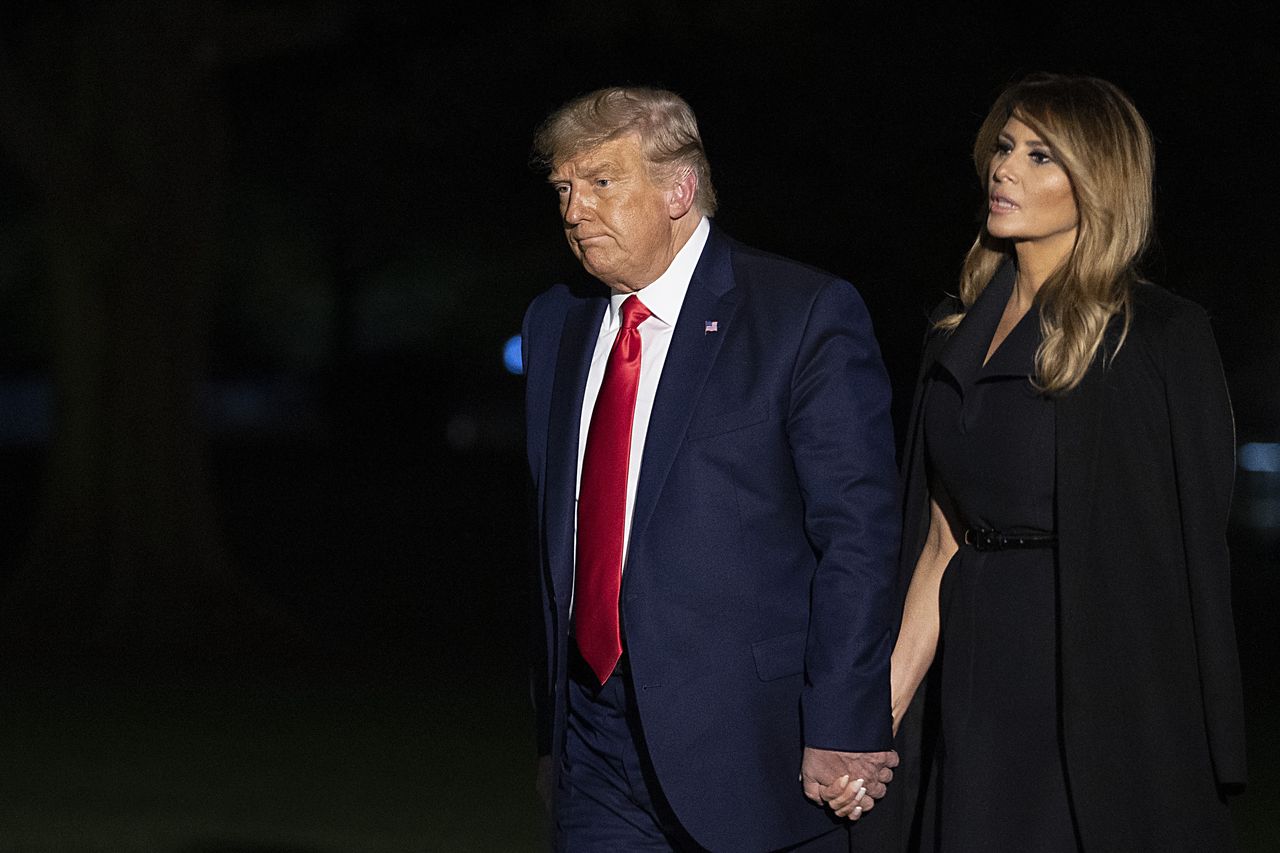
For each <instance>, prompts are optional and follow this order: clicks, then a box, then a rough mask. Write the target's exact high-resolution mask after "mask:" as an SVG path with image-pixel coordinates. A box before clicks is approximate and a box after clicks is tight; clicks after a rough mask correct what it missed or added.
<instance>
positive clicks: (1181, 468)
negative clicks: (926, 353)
mask: <svg viewBox="0 0 1280 853" xmlns="http://www.w3.org/2000/svg"><path fill="white" fill-rule="evenodd" d="M1165 346H1166V353H1167V358H1168V361H1167V365H1168V372H1167V379H1166V382H1165V393H1166V397H1167V404H1168V407H1169V419H1170V431H1171V440H1172V446H1173V461H1174V472H1175V476H1176V478H1177V490H1178V508H1179V512H1180V515H1181V526H1182V544H1183V552H1184V555H1185V559H1186V567H1187V575H1188V578H1187V579H1188V587H1189V590H1190V594H1191V607H1192V619H1193V621H1194V625H1193V627H1194V631H1195V639H1196V652H1197V657H1198V664H1199V671H1200V685H1201V691H1202V698H1203V702H1204V715H1205V723H1206V728H1207V733H1208V737H1209V747H1210V754H1211V755H1212V757H1213V762H1214V771H1215V773H1216V775H1217V780H1218V783H1219V784H1221V785H1241V784H1243V783H1244V781H1245V750H1244V711H1243V698H1242V691H1241V680H1240V663H1239V655H1238V652H1237V648H1236V637H1235V626H1234V622H1233V619H1232V610H1231V564H1230V556H1229V554H1228V549H1227V526H1228V521H1229V514H1230V509H1231V491H1232V487H1233V483H1234V477H1235V427H1234V423H1233V420H1232V413H1231V401H1230V399H1229V397H1228V394H1227V386H1226V382H1225V380H1224V378H1223V372H1222V362H1221V359H1220V357H1219V355H1218V348H1217V345H1216V343H1215V342H1214V339H1213V332H1212V331H1211V329H1210V326H1209V321H1208V318H1207V317H1206V316H1205V314H1204V312H1203V311H1202V310H1200V309H1199V308H1198V307H1197V308H1194V309H1192V310H1188V311H1186V312H1184V313H1182V314H1181V315H1179V316H1178V317H1177V318H1176V319H1174V320H1173V321H1172V322H1170V323H1169V325H1168V330H1167V337H1166V340H1165Z"/></svg>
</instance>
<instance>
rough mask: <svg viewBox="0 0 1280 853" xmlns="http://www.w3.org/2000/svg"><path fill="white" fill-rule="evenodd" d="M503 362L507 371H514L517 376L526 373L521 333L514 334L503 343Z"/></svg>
mask: <svg viewBox="0 0 1280 853" xmlns="http://www.w3.org/2000/svg"><path fill="white" fill-rule="evenodd" d="M502 364H503V366H504V367H506V368H507V373H514V374H515V375H516V376H519V375H520V374H522V373H524V358H523V356H522V355H521V353H520V336H519V335H512V336H511V337H509V338H507V342H506V343H505V344H503V345H502Z"/></svg>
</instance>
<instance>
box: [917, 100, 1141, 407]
mask: <svg viewBox="0 0 1280 853" xmlns="http://www.w3.org/2000/svg"><path fill="white" fill-rule="evenodd" d="M1010 118H1016V119H1017V120H1018V121H1020V122H1022V123H1023V124H1025V125H1027V127H1030V128H1031V129H1032V130H1034V131H1035V132H1036V134H1037V135H1038V136H1039V137H1040V138H1041V139H1042V140H1043V141H1044V142H1045V143H1046V144H1047V145H1048V146H1049V148H1050V150H1051V152H1052V154H1053V156H1054V159H1055V160H1057V162H1058V163H1060V164H1061V165H1062V168H1063V169H1064V170H1065V171H1066V173H1067V177H1068V178H1069V179H1070V181H1071V188H1072V191H1073V193H1074V195H1075V202H1076V208H1077V210H1078V211H1079V224H1078V226H1077V230H1076V239H1075V245H1074V246H1073V247H1072V248H1071V251H1070V253H1069V254H1068V255H1067V257H1066V259H1065V260H1064V261H1063V262H1062V264H1061V265H1060V266H1059V267H1058V268H1057V269H1056V270H1054V271H1053V272H1052V273H1051V274H1050V275H1049V277H1048V278H1047V279H1046V280H1045V282H1044V284H1043V285H1042V286H1041V288H1040V291H1039V294H1038V298H1039V302H1040V332H1041V340H1040V346H1039V348H1038V349H1037V350H1036V360H1035V364H1036V376H1035V383H1036V386H1037V387H1038V388H1039V389H1040V390H1041V391H1043V392H1044V393H1046V394H1062V393H1065V392H1067V391H1070V390H1071V389H1072V388H1074V387H1075V386H1076V385H1078V384H1079V383H1080V380H1081V379H1082V378H1083V377H1084V374H1085V372H1086V371H1087V370H1088V369H1089V365H1090V364H1092V363H1093V360H1094V357H1095V355H1096V354H1097V352H1098V350H1099V348H1100V347H1101V346H1102V341H1103V336H1104V335H1105V333H1106V329H1107V325H1108V323H1109V322H1110V321H1111V318H1112V317H1115V316H1116V315H1121V316H1122V317H1123V318H1124V325H1123V330H1122V332H1121V336H1120V338H1119V341H1118V342H1117V345H1116V351H1119V349H1120V346H1122V345H1123V344H1124V338H1125V336H1126V335H1127V334H1128V331H1129V323H1130V319H1131V312H1132V295H1133V287H1134V285H1135V284H1136V283H1137V282H1138V281H1139V280H1140V276H1139V273H1138V261H1139V260H1140V259H1141V256H1142V254H1143V252H1144V251H1145V250H1146V248H1147V246H1148V244H1149V242H1150V240H1151V237H1152V233H1153V214H1152V209H1153V189H1152V187H1153V176H1154V173H1155V158H1154V154H1153V147H1152V142H1151V131H1150V130H1149V129H1148V127H1147V123H1146V122H1145V121H1143V119H1142V116H1141V115H1140V114H1139V113H1138V110H1137V108H1136V107H1135V106H1134V105H1133V102H1132V101H1131V100H1130V99H1129V97H1128V96H1127V95H1125V94H1124V93H1123V92H1122V91H1120V89H1118V88H1116V87H1115V86H1114V85H1112V84H1111V83H1108V82H1106V81H1105V80H1099V79H1097V78H1093V77H1068V76H1062V75H1056V74H1036V75H1032V76H1030V77H1027V78H1025V79H1024V80H1022V81H1020V82H1018V83H1015V84H1014V85H1012V86H1010V87H1009V88H1007V89H1006V90H1005V91H1004V92H1003V93H1002V94H1001V95H1000V97H999V98H998V99H996V102H995V104H994V105H993V106H992V108H991V112H990V113H988V115H987V118H986V120H985V121H983V123H982V127H981V128H980V129H979V130H978V136H977V139H976V140H975V142H974V146H973V162H974V165H975V166H976V167H977V170H978V177H979V179H980V180H982V182H983V185H984V186H986V184H987V182H988V181H989V180H990V174H991V173H990V166H991V159H992V157H993V156H994V153H995V150H996V145H997V137H998V136H999V134H1000V131H1001V130H1002V129H1003V128H1004V125H1005V122H1006V121H1008V120H1009V119H1010ZM1012 254H1013V243H1012V241H1009V240H1001V239H998V238H995V237H993V236H991V234H990V233H989V232H988V231H987V228H986V225H985V224H984V225H983V227H982V229H981V230H980V231H979V233H978V237H977V239H976V240H974V242H973V246H972V247H971V248H970V249H969V252H968V254H967V255H966V256H965V259H964V265H963V267H962V269H961V272H960V301H961V302H962V303H963V305H964V310H965V311H967V310H968V309H969V307H970V306H971V305H973V303H974V301H975V300H976V299H977V298H978V295H979V294H981V293H982V291H983V289H984V288H985V287H986V286H987V283H988V282H989V281H990V280H991V277H992V276H993V275H994V274H995V271H996V270H997V269H998V268H999V267H1000V265H1001V264H1003V263H1005V262H1006V261H1007V260H1009V259H1010V257H1011V256H1012ZM963 317H964V314H963V312H962V313H959V314H953V315H951V316H949V317H945V318H943V319H942V320H941V321H939V323H938V326H939V327H941V328H954V327H955V326H956V325H957V324H958V323H959V322H960V320H961V319H962V318H963ZM1111 354H1112V355H1114V352H1113V353H1111Z"/></svg>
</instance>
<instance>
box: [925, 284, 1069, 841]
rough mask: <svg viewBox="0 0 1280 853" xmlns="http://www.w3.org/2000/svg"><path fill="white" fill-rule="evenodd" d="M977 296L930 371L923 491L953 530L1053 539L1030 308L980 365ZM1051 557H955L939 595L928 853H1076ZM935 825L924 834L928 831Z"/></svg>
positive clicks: (1002, 293) (1046, 419) (1049, 433)
mask: <svg viewBox="0 0 1280 853" xmlns="http://www.w3.org/2000/svg"><path fill="white" fill-rule="evenodd" d="M1013 278H1014V269H1013V265H1012V264H1009V265H1006V268H1005V269H1004V270H1002V271H1001V273H1000V274H999V275H997V276H996V278H995V279H994V280H993V281H992V282H991V284H989V285H988V286H987V288H986V290H985V291H984V292H983V293H982V295H981V296H980V297H979V298H978V300H976V302H975V303H974V305H973V306H972V307H971V308H970V310H969V311H968V312H967V314H966V316H965V319H964V321H963V322H962V323H961V324H960V326H959V327H958V328H957V329H956V331H955V332H954V333H953V334H952V336H951V339H950V340H949V341H948V342H947V344H946V346H945V348H944V349H943V351H942V353H941V354H940V356H939V358H938V364H937V366H936V367H935V375H934V376H933V380H934V381H933V382H932V387H931V390H930V392H929V395H928V399H927V402H926V404H925V408H924V437H925V453H926V459H927V464H928V467H929V476H930V482H931V483H933V484H934V488H939V489H941V490H943V491H945V492H946V494H947V495H948V496H949V497H950V499H951V501H952V505H953V507H954V511H955V513H956V514H957V515H958V517H959V518H958V520H959V521H960V523H961V525H962V526H963V527H982V528H991V529H995V530H999V531H1001V532H1006V533H1052V532H1053V531H1054V529H1055V525H1054V517H1053V507H1054V407H1053V402H1052V401H1051V400H1050V399H1049V398H1047V397H1045V396H1043V395H1041V394H1039V393H1038V392H1037V391H1036V390H1035V388H1034V387H1033V386H1032V384H1031V381H1030V376H1031V374H1032V373H1033V372H1034V369H1035V368H1034V357H1035V350H1036V346H1037V345H1038V343H1039V340H1040V329H1039V313H1038V311H1037V310H1036V307H1035V306H1033V307H1032V308H1031V310H1029V311H1028V312H1027V314H1026V315H1025V316H1024V317H1023V318H1022V320H1021V321H1020V322H1019V323H1018V324H1017V326H1015V327H1014V329H1013V330H1012V331H1011V332H1010V333H1009V335H1008V337H1007V338H1006V339H1005V340H1004V342H1003V343H1002V344H1001V346H1000V347H999V349H997V350H996V352H995V353H994V354H993V355H992V357H991V360H990V361H989V362H987V364H985V365H984V364H983V363H982V361H983V358H984V357H985V356H986V352H987V349H988V347H989V346H990V343H991V339H992V336H993V335H994V333H995V329H996V326H997V325H998V323H999V321H1000V317H1001V314H1002V312H1003V310H1004V306H1005V303H1006V302H1007V301H1008V297H1009V294H1010V293H1011V291H1012V287H1013ZM1055 564H1056V559H1055V553H1054V551H1053V550H1052V549H1049V548H1036V549H1027V550H1021V549H1013V550H1002V551H982V552H979V551H977V550H975V549H974V548H972V547H970V546H966V545H963V544H962V545H961V547H960V550H959V551H958V552H957V553H956V555H955V557H954V558H953V559H952V561H951V563H950V565H948V567H947V570H946V573H945V574H944V575H943V580H942V588H941V591H940V594H939V609H940V613H941V635H940V642H939V655H940V659H939V662H938V664H939V667H940V675H941V682H940V683H941V692H940V696H939V701H940V711H941V738H940V743H939V749H938V753H937V766H936V767H935V768H934V774H933V777H934V784H933V785H931V786H930V791H929V793H928V798H929V799H928V802H927V804H926V811H925V814H926V815H932V816H933V821H936V823H934V825H933V826H928V825H926V827H925V828H924V841H925V846H924V849H926V850H930V849H932V850H938V851H948V853H951V851H989V853H998V851H1019V853H1036V852H1037V851H1045V853H1048V851H1055V853H1056V851H1075V850H1077V849H1078V846H1079V845H1078V844H1077V841H1076V833H1075V831H1074V829H1073V827H1072V819H1071V813H1070V806H1069V801H1068V797H1067V787H1066V776H1065V771H1064V766H1063V761H1062V752H1061V747H1060V744H1061V738H1060V735H1059V722H1058V717H1059V715H1058V687H1057V638H1056V627H1055V625H1056V618H1055V611H1056V602H1057V595H1056V584H1055V571H1056V565H1055ZM933 821H928V820H927V821H926V823H930V822H933Z"/></svg>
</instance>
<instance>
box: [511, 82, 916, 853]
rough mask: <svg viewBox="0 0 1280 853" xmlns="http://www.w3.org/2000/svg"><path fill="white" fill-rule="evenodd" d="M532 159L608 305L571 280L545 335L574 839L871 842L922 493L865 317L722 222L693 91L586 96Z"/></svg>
mask: <svg viewBox="0 0 1280 853" xmlns="http://www.w3.org/2000/svg"><path fill="white" fill-rule="evenodd" d="M535 145H536V149H537V152H538V155H539V157H540V158H541V159H542V161H543V163H544V164H545V165H546V167H547V168H548V169H549V171H550V174H549V176H548V180H549V182H550V184H551V186H552V187H553V189H554V190H555V192H556V194H557V195H558V197H559V201H560V215H561V220H562V225H563V228H564V232H565V236H566V237H567V238H568V241H569V246H570V248H571V249H572V251H573V253H574V254H575V255H576V256H577V257H578V259H579V260H580V261H581V263H582V265H583V267H584V268H585V269H586V271H587V272H588V273H590V274H591V276H593V277H594V278H595V279H596V280H598V281H599V282H600V283H603V284H604V285H605V286H606V288H607V289H606V288H600V289H599V291H598V292H591V293H585V294H583V293H578V292H575V291H573V290H571V289H570V288H568V287H566V286H563V285H559V286H556V287H553V288H552V289H551V290H549V291H547V292H545V293H543V294H542V295H540V296H539V297H538V298H537V299H535V300H534V301H533V303H532V304H531V305H530V307H529V310H528V313H527V314H526V317H525V325H524V335H523V340H524V347H525V359H524V363H525V371H526V378H527V400H526V402H527V438H528V453H529V465H530V470H531V472H532V475H533V480H534V484H535V486H536V491H537V527H538V534H539V535H538V549H539V563H540V565H539V571H538V581H539V584H538V590H539V591H538V605H539V625H540V627H541V632H540V635H539V637H538V638H537V640H536V646H537V651H538V652H539V653H540V654H539V658H540V660H539V665H537V666H536V667H535V672H534V697H535V704H536V706H537V711H538V724H539V743H540V749H541V753H542V759H541V760H540V770H539V778H540V787H541V788H542V790H543V792H544V795H545V796H547V798H548V800H549V804H550V806H551V809H552V814H553V817H554V821H555V846H556V848H557V849H559V850H566V851H601V850H628V851H629V850H670V849H677V850H696V849H704V848H705V849H711V850H724V851H734V853H744V851H769V850H805V851H825V850H847V849H848V848H849V836H848V831H849V830H848V828H849V826H850V825H851V824H850V823H849V821H848V820H845V818H846V817H847V818H850V819H852V820H857V819H858V818H859V817H860V816H861V814H862V812H863V811H865V810H869V809H871V808H872V807H873V806H874V803H875V800H876V799H877V798H879V797H881V796H883V795H884V791H885V785H886V783H887V782H888V781H889V780H890V779H891V778H892V775H893V774H892V770H891V768H892V767H893V766H894V765H895V764H896V763H897V756H896V754H895V753H893V752H892V751H891V749H890V745H891V742H892V737H891V733H890V707H889V654H890V650H891V630H892V623H893V618H892V610H893V595H892V592H891V589H892V584H893V573H894V570H893V564H894V557H895V554H896V550H897V542H898V524H899V522H898V516H897V512H896V510H895V506H896V502H897V492H898V481H897V475H896V472H895V466H894V449H893V436H892V429H891V423H890V416H889V403H890V399H889V398H890V390H889V383H888V379H887V376H886V374H885V371H884V367H883V365H882V363H881V359H880V353H879V349H878V347H877V344H876V341H875V338H874V335H873V333H872V328H871V323H870V320H869V318H868V316H867V313H866V309H865V308H864V306H863V304H862V302H861V300H860V299H859V297H858V294H857V293H856V291H855V290H854V288H853V287H852V286H850V285H849V284H848V283H847V282H844V281H840V280H839V279H836V278H834V277H832V276H830V275H827V274H825V273H823V272H821V271H818V270H815V269H812V268H809V267H806V266H803V265H801V264H797V263H795V262H793V261H789V260H785V259H783V258H778V257H775V256H772V255H768V254H765V253H762V252H759V251H756V250H754V249H750V248H748V247H746V246H743V245H741V244H739V243H736V242H734V241H733V240H731V239H730V238H729V237H728V236H726V235H725V234H724V233H723V232H721V231H720V230H719V229H718V228H716V227H715V226H714V225H712V224H711V222H710V216H711V215H712V214H713V213H714V210H715V194H714V191H713V190H712V187H711V180H710V170H709V168H708V165H707V161H706V157H705V154H704V152H703V148H702V143H701V139H700V136H699V133H698V128H697V123H696V120H695V118H694V116H693V113H692V111H691V110H690V109H689V107H688V105H687V104H686V103H685V102H684V101H683V100H682V99H680V98H679V97H678V96H676V95H674V94H672V93H670V92H665V91H661V90H654V89H639V88H629V89H621V88H617V89H605V90H600V91H598V92H593V93H591V94H589V95H585V96H582V97H580V98H577V99H575V100H573V101H571V102H569V103H568V104H566V105H565V106H564V107H562V108H561V109H560V110H558V111H557V112H556V113H554V114H553V115H552V116H551V117H550V118H549V119H548V120H547V121H546V123H545V124H544V125H543V127H542V128H541V129H540V131H539V133H538V137H537V140H536V144H535ZM850 781H852V782H854V783H855V784H853V785H847V784H846V783H848V782H850ZM849 792H853V793H852V794H850V793H849ZM806 798H807V799H806ZM833 800H834V802H835V804H836V808H835V809H833V808H832V807H829V806H828V805H827V803H828V801H833ZM855 835H856V834H855Z"/></svg>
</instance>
